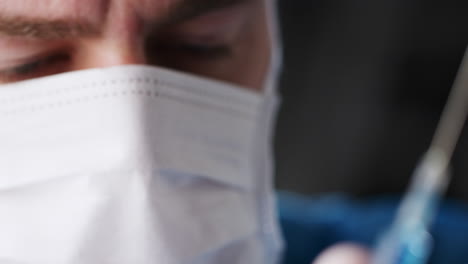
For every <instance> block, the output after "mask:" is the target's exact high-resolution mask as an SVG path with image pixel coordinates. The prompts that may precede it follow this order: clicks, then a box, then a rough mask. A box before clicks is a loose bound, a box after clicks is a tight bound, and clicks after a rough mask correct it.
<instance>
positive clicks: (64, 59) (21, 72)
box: [0, 53, 70, 81]
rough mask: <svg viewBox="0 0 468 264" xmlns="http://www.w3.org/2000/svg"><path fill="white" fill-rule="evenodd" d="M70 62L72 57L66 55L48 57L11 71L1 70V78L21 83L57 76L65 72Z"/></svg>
mask: <svg viewBox="0 0 468 264" xmlns="http://www.w3.org/2000/svg"><path fill="white" fill-rule="evenodd" d="M69 61H70V57H69V56H68V55H67V54H65V53H58V54H53V55H48V56H45V57H44V58H39V59H35V60H33V61H31V62H27V63H24V64H20V65H17V66H14V67H11V68H9V69H4V70H0V76H1V79H3V80H6V81H20V80H24V79H29V78H37V77H41V76H46V75H51V74H56V73H60V72H64V71H65V66H66V64H67V63H68V62H69Z"/></svg>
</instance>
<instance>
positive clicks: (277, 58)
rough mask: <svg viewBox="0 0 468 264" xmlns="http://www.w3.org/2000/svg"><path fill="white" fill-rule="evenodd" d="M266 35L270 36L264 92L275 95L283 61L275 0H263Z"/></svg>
mask: <svg viewBox="0 0 468 264" xmlns="http://www.w3.org/2000/svg"><path fill="white" fill-rule="evenodd" d="M265 9H266V18H267V26H268V35H269V38H270V43H271V44H270V65H269V69H268V73H267V76H266V79H265V84H264V85H265V86H264V93H265V94H266V95H273V96H276V95H277V94H278V87H277V86H278V80H279V77H280V71H281V68H282V67H281V66H282V63H283V51H282V50H283V49H282V42H281V34H280V27H279V18H278V4H277V0H265Z"/></svg>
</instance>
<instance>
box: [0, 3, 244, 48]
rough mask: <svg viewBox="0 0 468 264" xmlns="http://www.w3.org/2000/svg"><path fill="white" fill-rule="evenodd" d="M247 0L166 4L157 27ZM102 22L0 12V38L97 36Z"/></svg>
mask: <svg viewBox="0 0 468 264" xmlns="http://www.w3.org/2000/svg"><path fill="white" fill-rule="evenodd" d="M248 1H249V0H182V1H181V2H177V3H175V4H173V5H171V6H169V7H168V9H167V11H166V12H165V15H164V16H163V17H161V18H158V21H157V22H156V24H157V27H160V26H164V25H168V24H176V23H179V22H182V21H185V20H188V19H190V18H194V17H197V16H199V15H202V14H204V13H207V12H210V11H214V10H219V9H223V8H228V7H231V6H235V5H240V4H241V3H244V2H248ZM101 31H102V25H99V24H93V23H90V22H88V21H86V20H79V21H74V20H65V19H58V20H48V19H46V18H28V17H25V16H16V17H11V18H9V17H7V16H2V15H1V14H0V37H1V36H10V37H25V38H33V39H63V38H74V37H88V36H96V35H99V34H100V33H101Z"/></svg>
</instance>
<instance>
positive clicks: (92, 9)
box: [0, 0, 196, 23]
mask: <svg viewBox="0 0 468 264" xmlns="http://www.w3.org/2000/svg"><path fill="white" fill-rule="evenodd" d="M183 1H187V0H1V5H0V16H7V17H17V16H18V17H23V16H28V17H34V18H47V19H54V20H61V19H82V18H86V19H87V20H91V22H95V23H98V22H103V21H102V20H104V19H105V18H106V17H107V15H108V14H109V13H110V12H111V10H115V9H118V8H120V9H126V10H132V11H133V12H136V13H138V14H140V15H141V16H148V15H153V16H154V15H155V14H157V13H160V12H164V10H167V9H168V8H169V7H171V6H172V5H175V4H177V3H179V2H183ZM189 1H190V0H189ZM195 2H196V1H195Z"/></svg>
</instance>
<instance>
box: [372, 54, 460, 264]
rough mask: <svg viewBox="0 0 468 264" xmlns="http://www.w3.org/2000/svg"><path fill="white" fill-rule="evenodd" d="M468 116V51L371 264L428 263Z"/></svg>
mask: <svg viewBox="0 0 468 264" xmlns="http://www.w3.org/2000/svg"><path fill="white" fill-rule="evenodd" d="M467 115H468V49H467V51H465V56H464V58H463V61H462V63H461V66H460V69H459V71H458V74H457V78H456V80H455V83H454V85H453V88H452V91H451V93H450V96H449V99H448V101H447V104H446V106H445V109H444V112H443V113H442V117H441V120H440V122H439V125H438V127H437V130H436V133H435V136H434V139H433V141H432V143H431V146H430V147H429V150H428V151H427V152H426V154H425V155H424V156H423V158H422V160H421V162H420V164H419V165H418V166H417V168H416V170H415V172H414V175H413V180H412V184H411V185H410V188H409V191H408V192H407V194H406V195H405V196H404V198H403V200H402V203H401V205H400V207H399V209H398V212H397V216H396V219H395V221H394V222H393V224H392V226H391V227H390V228H389V229H388V230H387V231H386V232H385V233H384V234H383V236H382V238H381V240H380V241H379V243H378V245H377V248H376V250H375V252H374V256H373V260H372V264H425V263H427V260H428V258H429V256H430V253H431V250H432V237H431V235H430V233H429V231H430V227H431V224H432V221H433V219H434V218H435V216H436V213H437V209H438V204H439V200H440V199H441V198H442V197H443V195H444V193H445V191H446V189H447V185H448V182H449V172H448V170H449V164H450V160H451V158H452V155H453V152H454V149H455V146H456V144H457V142H458V138H459V137H460V134H461V131H462V129H463V126H464V123H465V120H466V117H467Z"/></svg>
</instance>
